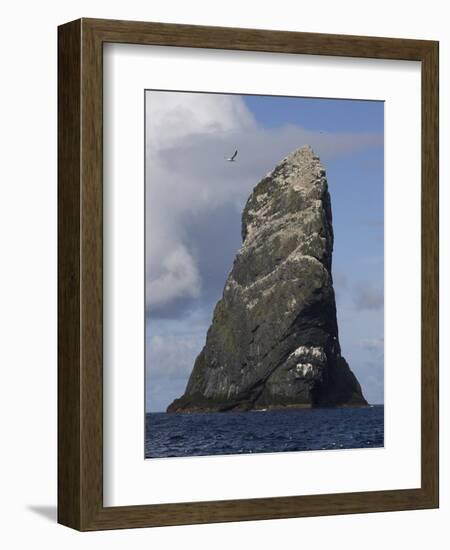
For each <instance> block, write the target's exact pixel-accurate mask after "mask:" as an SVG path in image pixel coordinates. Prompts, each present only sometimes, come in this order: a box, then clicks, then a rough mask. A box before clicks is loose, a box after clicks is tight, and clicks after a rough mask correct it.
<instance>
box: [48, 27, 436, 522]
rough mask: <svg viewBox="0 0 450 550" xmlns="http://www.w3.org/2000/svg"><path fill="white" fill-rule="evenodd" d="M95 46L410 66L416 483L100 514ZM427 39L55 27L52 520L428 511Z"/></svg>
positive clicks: (432, 84) (431, 221)
mask: <svg viewBox="0 0 450 550" xmlns="http://www.w3.org/2000/svg"><path fill="white" fill-rule="evenodd" d="M106 42H117V43H128V44H148V45H152V44H153V45H162V46H181V47H191V48H192V47H195V48H213V49H223V50H243V51H259V52H278V53H291V54H310V55H327V56H345V57H359V58H376V59H399V60H411V61H419V62H421V69H422V213H421V215H422V249H421V254H422V329H421V330H422V358H421V361H422V362H421V385H422V387H421V414H422V426H421V472H422V475H421V487H420V488H416V489H401V490H389V491H372V492H359V493H342V494H320V495H309V496H304V495H299V496H289V497H283V496H280V497H276V498H272V497H271V498H255V499H243V500H226V501H211V502H192V503H171V504H155V505H145V506H141V505H139V506H119V507H104V506H103V359H102V349H103V319H102V316H103V313H102V312H103V294H102V280H103V244H102V243H103V234H102V232H103V230H102V222H103V219H102V206H103V205H102V189H103V180H102V164H103V145H102V131H103V130H102V117H103V115H102V110H103V105H102V90H103V73H102V69H103V44H104V43H106ZM438 51H439V49H438V43H437V42H433V41H427V40H403V39H393V38H375V37H362V36H339V35H329V34H309V33H297V32H284V31H267V30H255V29H239V28H223V27H203V26H191V25H171V24H165V23H164V24H163V23H141V22H131V21H109V20H101V19H79V20H77V21H73V22H71V23H67V24H65V25H62V26H60V27H59V29H58V281H59V282H58V521H59V522H60V523H62V524H64V525H67V526H69V527H73V528H75V529H79V530H81V531H90V530H97V529H115V528H129V527H150V526H163V525H181V524H191V523H210V522H225V521H244V520H256V519H271V518H289V517H301V516H319V515H328V514H351V513H363V512H381V511H390V510H413V509H424V508H436V507H438V490H439V487H438V479H439V478H438V445H439V435H438V434H439V430H438V204H439V202H438V154H439V145H438V137H439V135H438Z"/></svg>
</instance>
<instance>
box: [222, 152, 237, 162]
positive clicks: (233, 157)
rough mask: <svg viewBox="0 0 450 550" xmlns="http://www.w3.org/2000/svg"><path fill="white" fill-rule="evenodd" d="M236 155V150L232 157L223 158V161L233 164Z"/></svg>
mask: <svg viewBox="0 0 450 550" xmlns="http://www.w3.org/2000/svg"><path fill="white" fill-rule="evenodd" d="M236 155H237V149H236V151H235V152H234V153H233V155H232V156H231V157H229V158H228V157H225V159H226V160H227V161H228V162H234V160H235V158H236Z"/></svg>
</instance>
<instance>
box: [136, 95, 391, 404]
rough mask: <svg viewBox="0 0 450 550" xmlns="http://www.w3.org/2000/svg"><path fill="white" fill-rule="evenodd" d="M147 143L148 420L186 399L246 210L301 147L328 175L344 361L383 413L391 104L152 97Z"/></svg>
mask: <svg viewBox="0 0 450 550" xmlns="http://www.w3.org/2000/svg"><path fill="white" fill-rule="evenodd" d="M145 135H146V151H145V154H146V156H145V161H146V170H145V186H146V187H145V194H146V204H145V209H146V210H145V218H146V227H145V231H146V250H145V254H146V273H145V281H146V283H145V284H146V324H145V331H146V335H145V338H146V357H145V362H146V364H145V379H146V410H147V411H150V412H153V411H164V410H165V409H166V407H167V406H168V405H169V404H170V403H171V402H172V401H173V399H175V398H176V397H180V396H181V395H182V394H183V392H184V390H185V387H186V383H187V380H188V377H189V375H190V373H191V371H192V367H193V365H194V361H195V358H196V356H197V355H198V353H199V352H200V351H201V349H202V347H203V345H204V343H205V339H206V332H207V330H208V327H209V325H210V322H211V319H212V313H213V309H214V306H215V304H216V303H217V301H218V300H219V299H220V297H221V295H222V291H223V287H224V283H225V280H226V278H227V276H228V273H229V271H230V269H231V267H232V263H233V259H234V257H235V255H236V252H237V251H238V249H239V247H240V245H241V235H240V229H241V214H242V210H243V208H244V205H245V202H246V200H247V198H248V196H249V195H250V193H251V191H252V190H253V188H254V187H255V185H256V184H257V183H258V182H259V181H260V180H261V179H262V178H263V177H264V176H265V175H266V174H267V173H268V172H270V171H271V170H272V169H273V168H274V167H275V166H276V164H277V163H278V162H279V161H280V160H281V159H283V158H284V157H285V156H286V155H287V154H288V153H289V152H291V151H293V150H294V149H296V148H298V147H301V146H303V145H305V144H309V145H311V146H312V147H313V149H314V152H315V153H316V154H317V155H318V156H319V157H320V159H321V162H322V164H323V165H324V167H325V169H326V172H327V179H328V185H329V191H330V195H331V204H332V212H333V228H334V235H335V242H334V253H333V268H332V271H333V280H334V288H335V292H336V306H337V315H338V326H339V338H340V343H341V350H342V355H343V356H344V357H345V358H346V359H347V361H348V363H349V365H350V368H351V369H352V370H353V372H354V373H355V375H356V376H357V378H358V380H359V382H360V383H361V386H362V389H363V393H364V395H365V397H366V399H367V400H368V401H369V403H383V397H384V391H383V387H384V376H383V373H384V359H383V351H384V341H383V335H384V289H383V281H384V245H383V242H384V214H383V212H384V156H383V155H384V153H383V151H384V145H383V135H384V103H383V102H379V101H358V100H345V99H344V100H342V99H339V100H335V99H314V98H292V97H289V98H288V97H275V96H245V95H227V94H208V93H188V92H165V91H149V90H148V91H146V93H145ZM235 149H238V150H239V153H238V157H237V161H236V162H234V163H229V162H226V160H225V158H224V157H226V156H230V155H231V154H232V153H233V152H234V150H235Z"/></svg>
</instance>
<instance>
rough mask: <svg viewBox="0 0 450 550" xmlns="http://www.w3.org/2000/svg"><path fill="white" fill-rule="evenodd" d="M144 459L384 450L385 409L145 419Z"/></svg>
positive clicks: (154, 416) (158, 415) (149, 416)
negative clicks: (327, 450) (381, 448)
mask: <svg viewBox="0 0 450 550" xmlns="http://www.w3.org/2000/svg"><path fill="white" fill-rule="evenodd" d="M145 420H146V422H145V457H146V458H163V457H181V456H208V455H230V454H249V453H276V452H283V451H317V450H325V449H359V448H370V447H383V446H384V406H383V405H372V406H370V407H366V408H339V409H296V410H295V409H294V410H292V409H291V410H287V411H261V412H227V413H189V414H179V413H175V414H167V413H147V414H146V419H145Z"/></svg>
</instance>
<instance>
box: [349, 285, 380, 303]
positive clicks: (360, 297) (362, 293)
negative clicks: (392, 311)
mask: <svg viewBox="0 0 450 550" xmlns="http://www.w3.org/2000/svg"><path fill="white" fill-rule="evenodd" d="M354 302H355V305H356V307H357V309H359V310H364V309H366V310H377V309H382V308H383V306H384V292H383V289H382V288H379V287H378V286H375V285H374V284H372V283H368V282H365V283H360V284H359V285H357V286H356V288H355V294H354Z"/></svg>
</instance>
